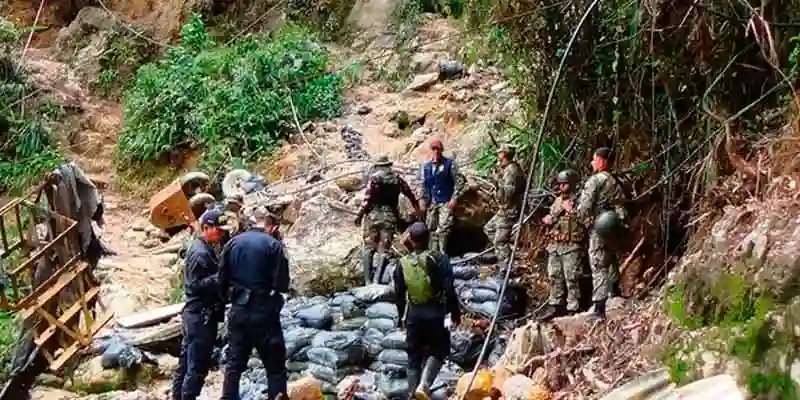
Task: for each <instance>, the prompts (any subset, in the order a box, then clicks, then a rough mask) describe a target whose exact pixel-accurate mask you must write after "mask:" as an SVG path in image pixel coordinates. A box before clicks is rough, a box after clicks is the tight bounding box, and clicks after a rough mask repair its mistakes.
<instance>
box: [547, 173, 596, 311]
mask: <svg viewBox="0 0 800 400" xmlns="http://www.w3.org/2000/svg"><path fill="white" fill-rule="evenodd" d="M577 182H578V175H577V173H575V171H571V170H564V171H561V172H560V173H559V174H558V176H557V177H556V183H557V184H558V190H559V196H558V197H557V198H556V200H555V201H554V202H553V205H552V206H550V213H549V214H548V215H546V216H545V217H544V218H543V219H542V222H543V223H544V224H545V225H546V226H549V227H551V228H550V234H549V243H548V245H547V252H548V253H549V258H548V260H547V274H548V276H549V277H550V298H549V300H548V308H547V309H546V310H545V312H544V313H543V314H542V315H541V317H540V320H542V321H549V320H551V319H553V318H556V317H560V316H563V315H566V314H568V313H574V312H577V311H578V307H579V304H578V301H579V300H580V287H579V286H578V279H579V278H580V267H581V256H582V255H583V248H582V247H583V246H582V244H583V241H584V239H585V235H586V228H585V226H584V224H583V221H581V220H580V218H578V214H577V212H576V209H575V206H574V200H575V186H576V183H577ZM565 300H566V302H565ZM565 303H566V304H565ZM565 306H566V307H565Z"/></svg>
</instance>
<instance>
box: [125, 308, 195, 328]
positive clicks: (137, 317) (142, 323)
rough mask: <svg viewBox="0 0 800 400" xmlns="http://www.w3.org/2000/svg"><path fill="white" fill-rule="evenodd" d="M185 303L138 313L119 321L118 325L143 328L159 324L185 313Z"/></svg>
mask: <svg viewBox="0 0 800 400" xmlns="http://www.w3.org/2000/svg"><path fill="white" fill-rule="evenodd" d="M183 306H184V303H183V302H181V303H178V304H173V305H169V306H165V307H159V308H156V309H154V310H147V311H145V312H140V313H136V314H133V315H130V316H127V317H124V318H120V319H118V320H117V325H119V326H121V327H123V328H127V329H134V328H143V327H147V326H151V325H155V324H157V323H159V322H163V321H166V320H169V319H170V318H172V317H174V316H176V315H178V314H180V313H181V311H183Z"/></svg>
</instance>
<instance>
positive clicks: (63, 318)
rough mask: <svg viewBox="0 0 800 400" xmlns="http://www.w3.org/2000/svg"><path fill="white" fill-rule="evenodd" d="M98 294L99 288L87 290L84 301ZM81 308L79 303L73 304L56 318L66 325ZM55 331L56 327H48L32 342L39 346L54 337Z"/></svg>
mask: <svg viewBox="0 0 800 400" xmlns="http://www.w3.org/2000/svg"><path fill="white" fill-rule="evenodd" d="M98 294H100V287H99V286H98V287H94V288H92V289H91V290H89V292H88V293H86V296H84V299H85V300H86V301H90V300H92V299H93V298H95V297H96V296H97V295H98ZM81 308H82V304H81V302H75V304H73V305H72V307H70V308H69V310H67V311H66V312H65V313H64V314H63V315H61V316H60V317H59V318H58V320H59V322H61V323H63V324H66V323H67V322H68V321H69V320H70V319H72V318H73V317H75V316H76V314H78V312H80V311H81ZM57 331H58V327H57V326H55V325H50V327H49V328H47V329H46V330H45V331H44V332H42V334H41V335H40V336H39V337H38V338H36V340H34V342H35V343H36V345H37V346H41V345H43V344H44V343H45V342H47V341H48V340H50V338H51V337H53V335H55V333H56V332H57Z"/></svg>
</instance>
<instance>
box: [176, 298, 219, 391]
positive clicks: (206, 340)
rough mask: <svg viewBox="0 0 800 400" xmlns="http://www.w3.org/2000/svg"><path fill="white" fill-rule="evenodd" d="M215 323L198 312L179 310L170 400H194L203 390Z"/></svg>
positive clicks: (215, 334) (205, 314) (215, 330)
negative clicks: (178, 344) (178, 352)
mask: <svg viewBox="0 0 800 400" xmlns="http://www.w3.org/2000/svg"><path fill="white" fill-rule="evenodd" d="M217 330H218V328H217V321H216V320H213V319H212V318H211V313H209V312H204V311H202V310H184V311H183V342H182V343H181V356H180V358H179V359H178V371H177V372H176V373H175V378H174V379H173V380H172V398H173V400H194V399H196V398H197V397H198V396H200V392H201V391H202V390H203V384H204V383H205V380H206V376H207V375H208V371H209V369H211V366H212V364H213V362H214V361H213V358H212V354H213V352H214V344H215V343H216V340H217Z"/></svg>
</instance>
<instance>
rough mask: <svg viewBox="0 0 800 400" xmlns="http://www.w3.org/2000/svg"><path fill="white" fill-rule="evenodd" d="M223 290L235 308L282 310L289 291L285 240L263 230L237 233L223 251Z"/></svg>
mask: <svg viewBox="0 0 800 400" xmlns="http://www.w3.org/2000/svg"><path fill="white" fill-rule="evenodd" d="M219 280H220V290H221V293H222V294H223V295H224V296H225V298H226V299H230V301H231V304H232V306H233V307H236V308H246V309H252V310H255V311H267V309H269V310H273V311H274V310H276V309H277V310H280V308H281V307H282V306H283V296H281V295H280V293H288V292H289V262H288V260H287V259H286V255H285V253H284V250H283V243H281V242H280V241H278V240H275V238H273V237H272V236H270V235H269V234H267V233H265V232H263V231H257V230H251V231H247V232H242V233H240V234H238V235H236V236H234V237H233V238H232V239H231V240H230V241H229V242H228V244H226V245H225V249H224V250H223V251H222V263H221V266H220V277H219Z"/></svg>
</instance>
